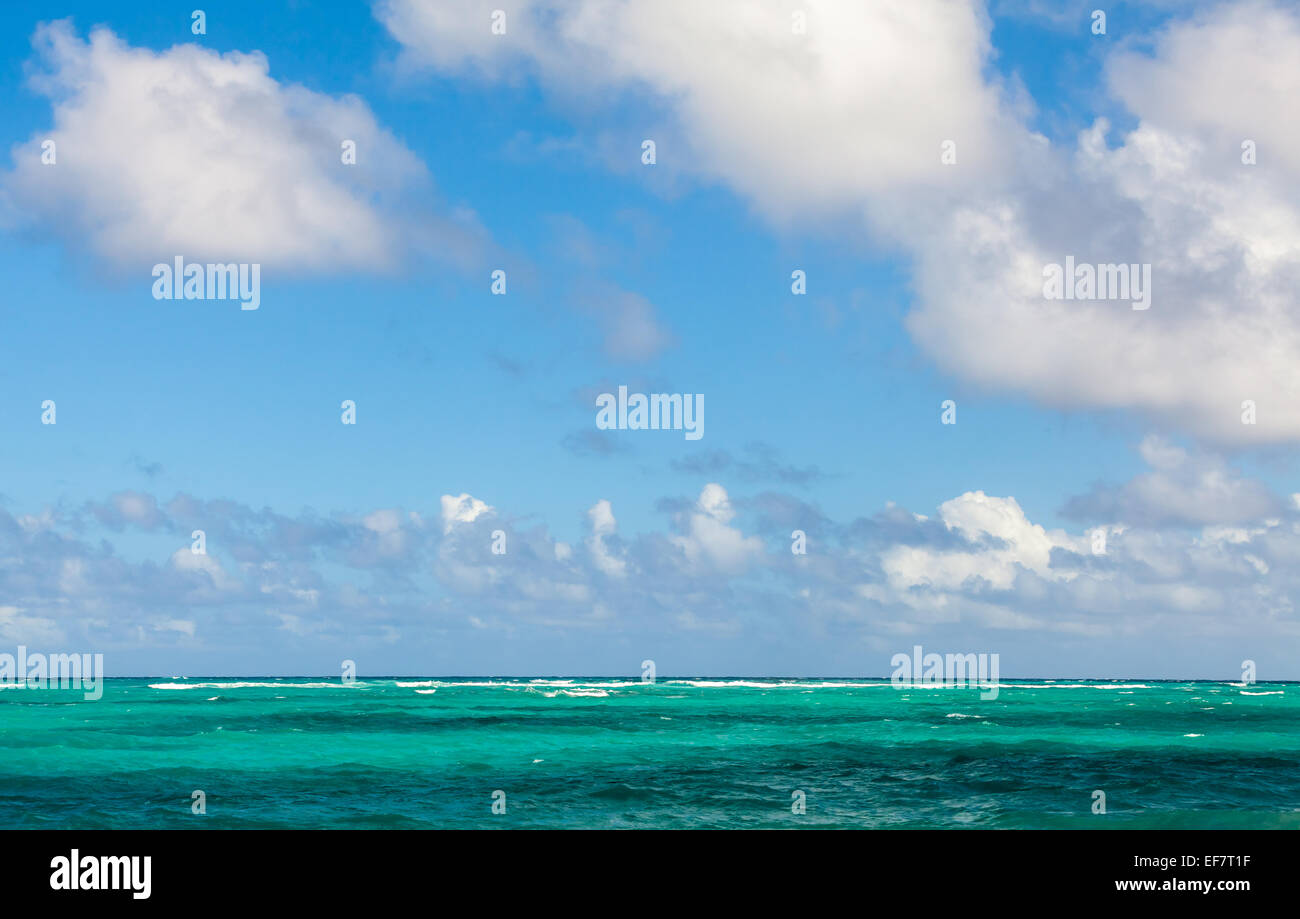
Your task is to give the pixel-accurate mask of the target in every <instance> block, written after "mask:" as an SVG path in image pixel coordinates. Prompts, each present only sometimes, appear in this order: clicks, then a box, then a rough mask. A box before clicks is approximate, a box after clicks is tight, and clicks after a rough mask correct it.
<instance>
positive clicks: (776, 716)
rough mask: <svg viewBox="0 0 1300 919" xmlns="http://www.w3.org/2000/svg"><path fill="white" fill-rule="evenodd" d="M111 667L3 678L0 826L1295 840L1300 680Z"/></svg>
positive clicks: (1299, 815) (1299, 812)
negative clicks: (12, 681)
mask: <svg viewBox="0 0 1300 919" xmlns="http://www.w3.org/2000/svg"><path fill="white" fill-rule="evenodd" d="M105 682H106V687H105V690H104V695H103V698H102V699H100V700H98V701H85V700H83V699H82V695H81V693H80V692H79V691H72V690H51V689H31V688H27V687H13V686H10V687H7V688H5V689H3V690H2V691H0V821H2V824H0V825H3V826H5V827H7V828H21V827H39V828H79V829H114V828H193V829H218V828H250V829H255V828H339V829H345V828H350V829H409V828H477V829H505V828H799V827H821V828H864V829H865V828H870V829H885V828H913V829H917V828H998V829H1013V828H1082V829H1090V828H1110V829H1115V828H1162V829H1169V828H1274V829H1300V730H1298V728H1300V684H1296V683H1256V684H1249V685H1242V684H1234V683H1216V682H1163V681H1151V680H1137V679H1134V680H1124V681H1095V680H1059V681H1039V680H1007V681H1005V682H1003V683H1001V684H1000V685H999V692H998V697H997V698H996V699H982V698H981V697H980V691H979V690H978V689H976V688H969V689H967V688H941V687H917V688H911V689H901V690H900V689H898V688H895V687H894V686H892V685H891V684H890V682H889V680H888V679H869V678H868V679H843V680H818V679H807V680H804V679H797V680H796V679H782V680H757V679H671V678H660V679H659V680H658V681H657V682H655V683H642V682H640V681H638V680H635V679H605V678H573V679H553V678H542V679H527V678H511V679H504V678H503V679H497V678H483V677H478V678H465V679H459V678H439V679H422V678H415V677H411V678H401V677H398V678H382V679H380V678H364V679H363V678H358V679H357V681H356V682H355V683H353V684H351V685H344V684H342V683H341V682H340V681H339V680H338V679H337V678H335V679H333V680H326V679H322V678H312V677H303V678H249V677H241V678H202V679H197V678H196V679H160V678H150V679H111V680H107V681H105ZM196 792H201V796H200V795H197V794H196ZM1098 792H1101V793H1102V794H1103V795H1104V797H1101V798H1099V797H1098V795H1097V793H1098ZM200 804H202V810H203V811H204V812H203V813H196V812H195V811H196V810H199V809H200V808H199V805H200ZM1099 804H1104V811H1105V812H1104V813H1100V812H1096V811H1097V810H1098V805H1099Z"/></svg>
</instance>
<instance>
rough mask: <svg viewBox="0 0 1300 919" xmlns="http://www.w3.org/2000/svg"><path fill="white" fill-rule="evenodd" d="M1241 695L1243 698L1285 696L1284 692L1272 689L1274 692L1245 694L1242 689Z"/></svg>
mask: <svg viewBox="0 0 1300 919" xmlns="http://www.w3.org/2000/svg"><path fill="white" fill-rule="evenodd" d="M1241 694H1242V695H1243V696H1282V695H1286V694H1285V693H1284V692H1282V690H1280V689H1274V690H1271V691H1270V692H1246V690H1244V689H1243V690H1242V691H1241Z"/></svg>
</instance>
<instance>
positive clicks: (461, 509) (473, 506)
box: [441, 492, 494, 533]
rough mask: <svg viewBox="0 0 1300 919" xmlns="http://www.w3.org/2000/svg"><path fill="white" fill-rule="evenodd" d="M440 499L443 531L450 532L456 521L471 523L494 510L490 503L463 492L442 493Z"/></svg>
mask: <svg viewBox="0 0 1300 919" xmlns="http://www.w3.org/2000/svg"><path fill="white" fill-rule="evenodd" d="M441 501H442V531H443V532H444V533H450V532H451V531H452V529H454V528H455V526H456V524H458V523H473V522H474V521H475V520H477V519H478V518H479V517H481V516H483V515H484V514H490V513H492V511H493V510H494V508H492V507H491V506H490V505H488V504H486V503H484V502H483V501H480V500H479V499H478V498H475V497H474V496H473V495H470V494H466V493H465V492H461V493H460V494H459V495H457V496H454V497H453V496H452V495H443V496H442V498H441Z"/></svg>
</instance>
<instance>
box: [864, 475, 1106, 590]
mask: <svg viewBox="0 0 1300 919" xmlns="http://www.w3.org/2000/svg"><path fill="white" fill-rule="evenodd" d="M939 516H940V518H941V519H942V520H943V522H944V525H945V526H946V527H947V528H948V529H949V530H953V531H955V532H957V533H959V534H960V535H961V536H962V537H964V538H965V539H966V540H968V541H970V542H973V543H980V542H984V541H987V540H988V538H989V537H992V539H993V540H996V544H993V545H989V546H988V547H983V548H979V549H978V550H945V549H936V548H931V547H926V546H910V545H903V546H895V547H893V548H890V549H888V550H886V551H885V552H884V553H883V554H882V556H881V567H882V568H883V570H884V572H885V575H886V577H887V578H888V580H889V584H890V586H891V587H893V588H895V589H896V590H906V589H907V588H910V587H916V586H919V585H924V586H929V587H936V588H942V589H948V590H955V589H958V588H961V587H962V586H963V585H964V584H966V583H967V582H968V581H969V580H971V579H972V578H981V579H983V580H985V581H987V582H989V584H990V585H991V586H992V587H994V588H995V589H998V590H1007V589H1009V588H1010V587H1011V586H1012V585H1013V584H1014V582H1015V580H1016V577H1017V576H1018V574H1019V572H1020V571H1021V569H1025V570H1029V571H1033V572H1036V573H1037V574H1040V575H1045V576H1049V577H1051V576H1056V577H1063V578H1069V577H1072V576H1073V574H1072V573H1069V572H1061V573H1057V574H1053V572H1051V570H1050V563H1051V554H1052V549H1053V548H1055V547H1061V548H1067V549H1070V550H1072V551H1081V550H1082V541H1081V540H1076V539H1072V538H1070V537H1069V536H1067V535H1066V534H1065V533H1063V532H1060V531H1056V532H1053V533H1049V532H1047V530H1045V529H1043V527H1041V526H1039V525H1038V524H1034V523H1030V522H1029V520H1028V519H1027V518H1026V517H1025V512H1024V511H1023V510H1022V509H1021V507H1020V504H1019V503H1018V502H1017V501H1016V499H1015V498H999V497H991V496H989V495H986V494H984V492H982V491H975V492H967V493H966V494H964V495H961V496H959V497H957V498H953V499H952V500H951V501H946V502H944V503H943V504H941V505H940V506H939Z"/></svg>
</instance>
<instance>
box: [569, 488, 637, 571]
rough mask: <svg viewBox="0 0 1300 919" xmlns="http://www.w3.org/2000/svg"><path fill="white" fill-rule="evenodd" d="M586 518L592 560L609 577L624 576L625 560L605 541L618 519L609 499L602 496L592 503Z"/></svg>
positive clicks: (614, 530)
mask: <svg viewBox="0 0 1300 919" xmlns="http://www.w3.org/2000/svg"><path fill="white" fill-rule="evenodd" d="M587 519H588V520H589V521H590V522H591V538H590V540H589V541H588V548H589V549H590V550H591V560H592V562H593V563H594V564H595V566H596V567H597V568H599V569H600V570H601V571H603V572H604V573H605V574H607V575H609V576H611V577H618V578H621V577H624V576H625V575H626V574H627V562H626V561H625V560H624V559H622V558H619V557H618V556H616V555H615V554H614V553H613V552H612V551H611V550H610V548H609V546H608V544H607V543H606V537H609V536H613V535H614V534H615V532H617V530H618V521H617V520H615V519H614V509H613V507H611V506H610V503H609V501H607V500H605V499H604V498H602V499H601V500H599V501H597V502H596V503H595V504H593V505H592V506H591V508H590V509H589V510H588V511H587ZM557 548H558V547H557Z"/></svg>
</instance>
